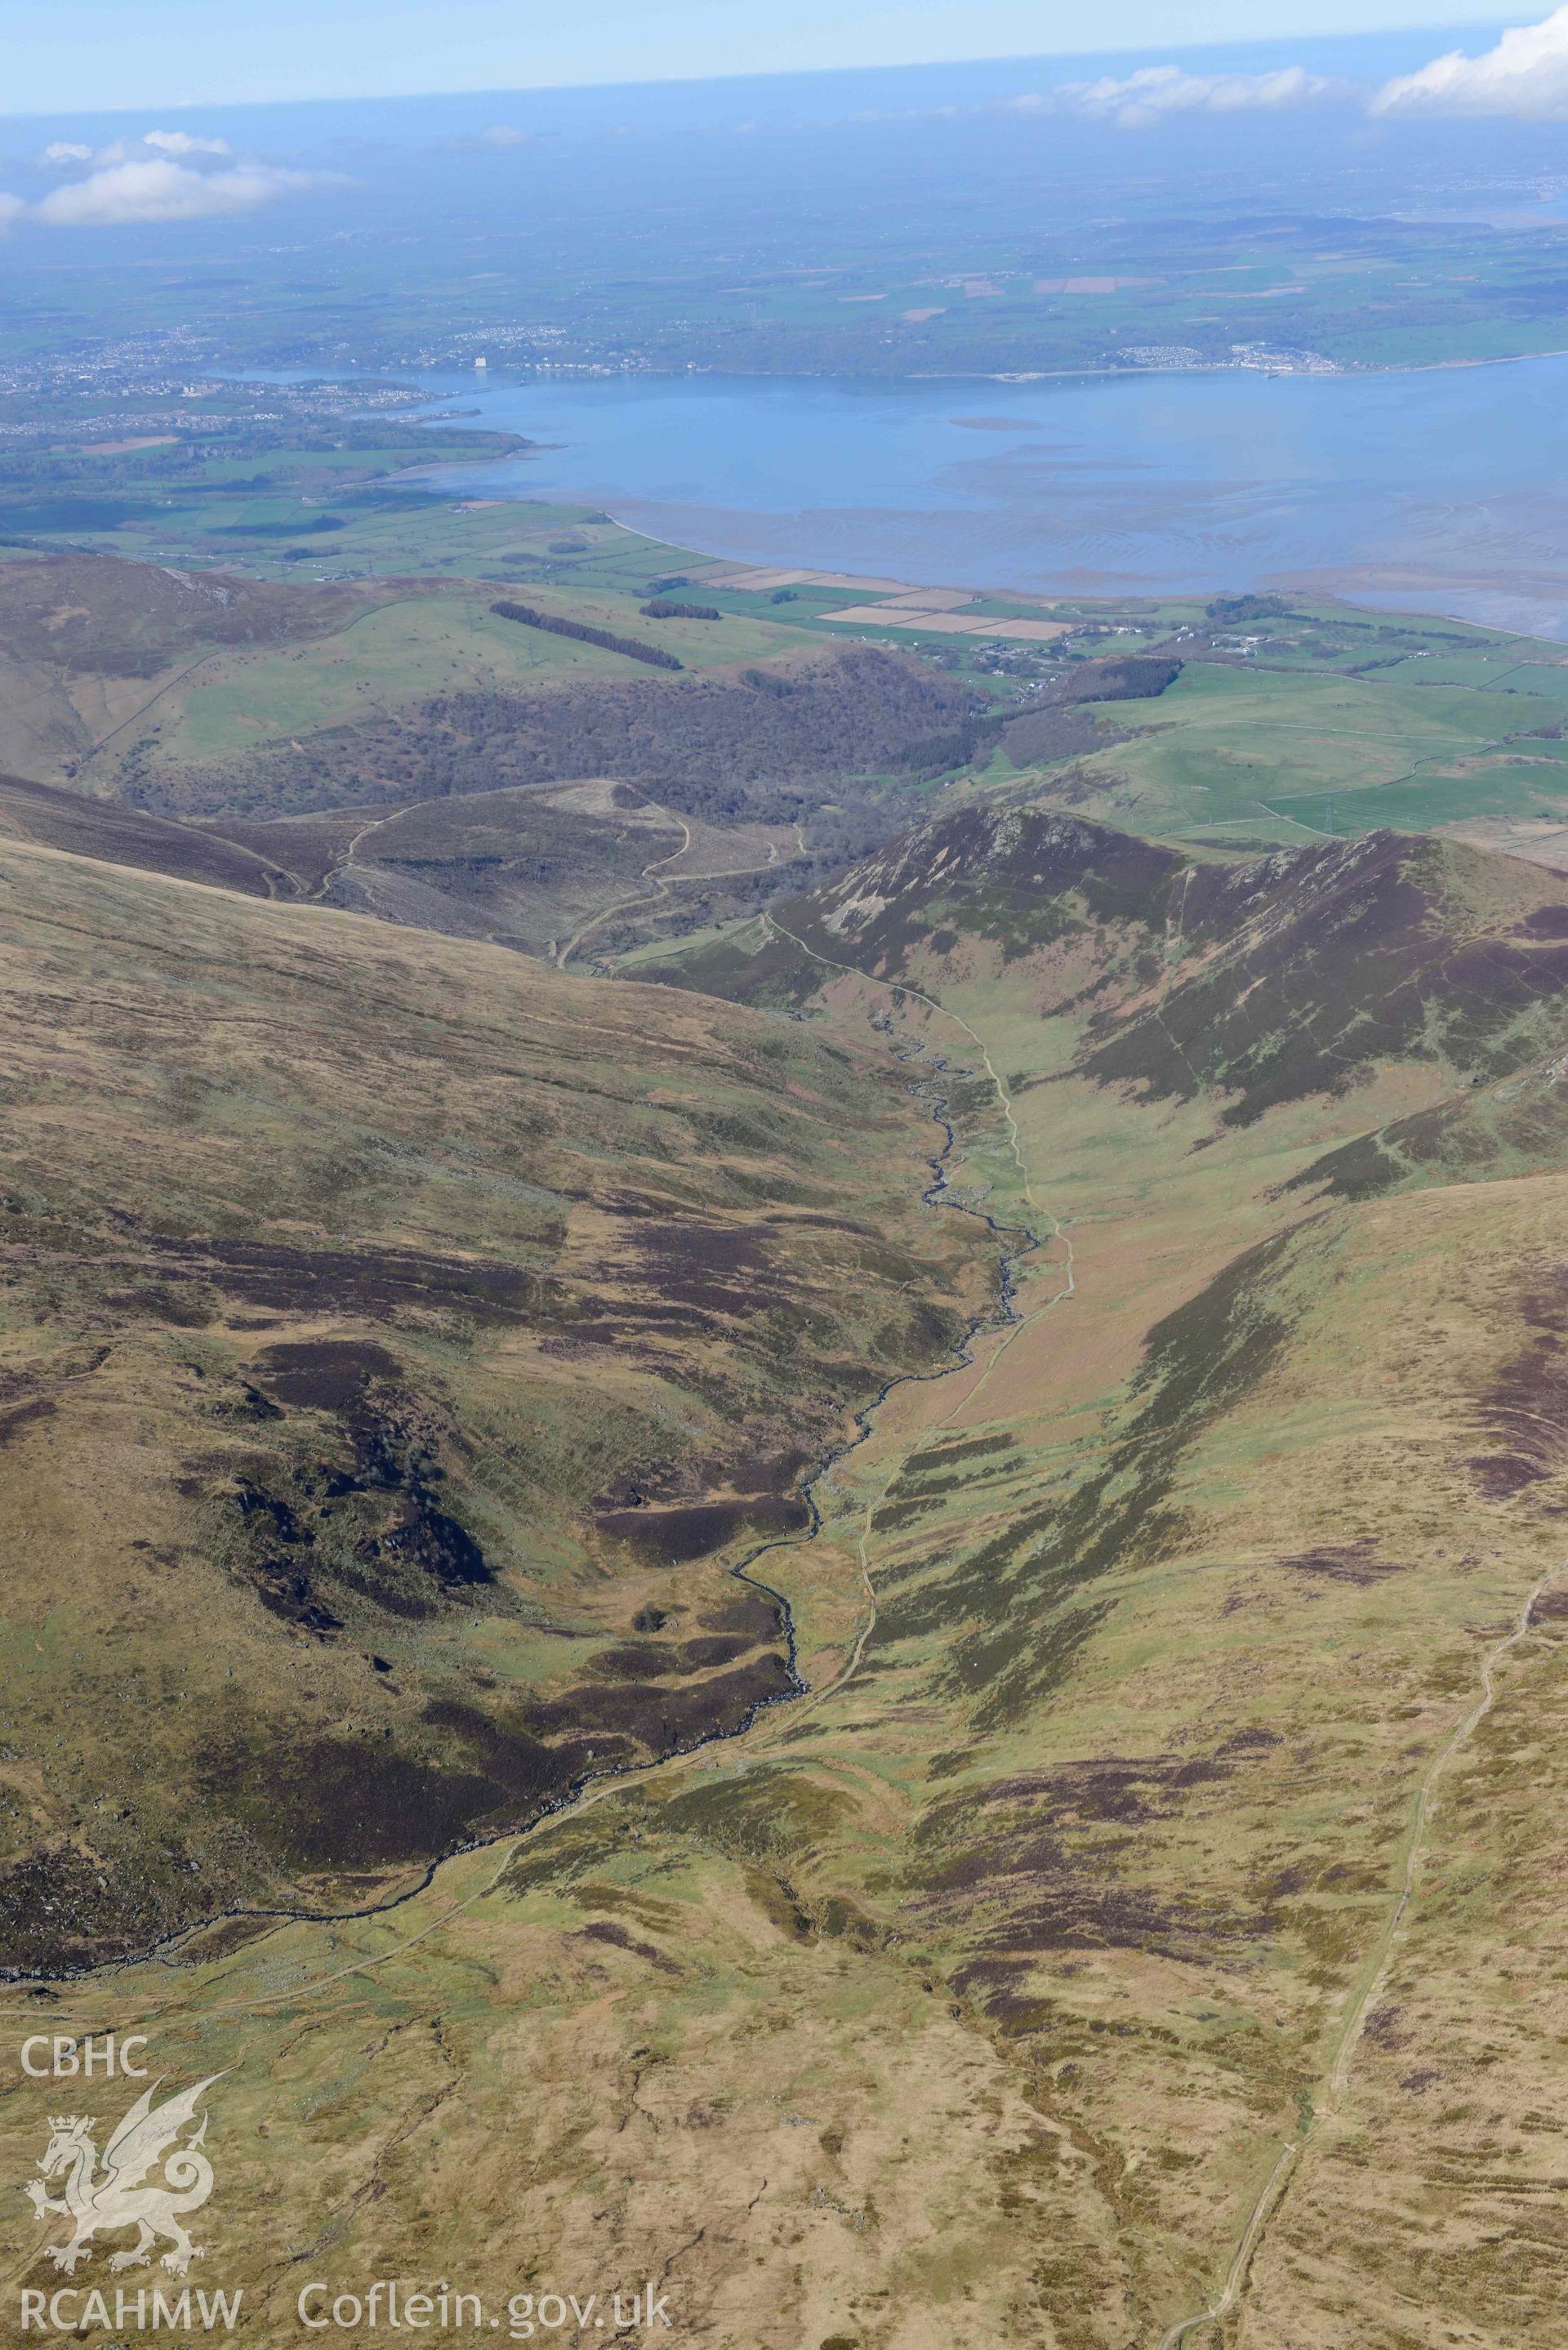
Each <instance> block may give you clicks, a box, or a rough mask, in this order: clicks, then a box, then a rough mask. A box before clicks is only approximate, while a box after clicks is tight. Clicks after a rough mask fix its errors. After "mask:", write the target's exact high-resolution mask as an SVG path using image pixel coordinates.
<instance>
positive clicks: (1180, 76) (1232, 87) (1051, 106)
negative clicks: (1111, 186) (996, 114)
mask: <svg viewBox="0 0 1568 2350" xmlns="http://www.w3.org/2000/svg"><path fill="white" fill-rule="evenodd" d="M1564 14H1565V15H1568V10H1565V11H1564ZM1333 91H1334V84H1333V83H1331V82H1327V81H1325V80H1324V78H1323V76H1322V75H1321V74H1310V73H1308V72H1307V71H1306V69H1305V68H1304V67H1303V66H1282V67H1281V68H1278V69H1277V70H1276V71H1275V72H1273V73H1261V74H1192V73H1186V72H1184V71H1183V70H1182V68H1180V67H1179V66H1145V67H1144V68H1142V69H1141V71H1139V72H1137V73H1133V74H1127V75H1125V76H1124V77H1122V78H1119V79H1118V78H1116V77H1115V76H1113V75H1109V74H1107V75H1106V76H1105V77H1104V78H1102V79H1101V80H1099V81H1079V82H1065V83H1064V84H1063V86H1062V88H1060V89H1057V90H1054V91H1049V92H1045V93H1044V94H1039V93H1032V94H1030V95H1027V96H1025V97H1023V98H1017V99H1009V100H1007V101H1006V103H1007V104H1008V106H1009V107H1010V108H1011V109H1012V110H1013V111H1014V112H1017V113H1029V114H1033V113H1047V112H1053V111H1055V110H1056V109H1058V108H1064V109H1067V110H1069V111H1071V112H1072V113H1075V114H1082V115H1086V116H1087V117H1088V118H1089V120H1091V121H1096V122H1114V123H1116V125H1117V126H1118V127H1119V128H1120V129H1121V130H1143V129H1145V128H1146V127H1147V125H1148V124H1149V123H1152V122H1160V121H1163V120H1165V119H1166V118H1167V117H1168V116H1169V115H1172V114H1253V113H1262V112H1271V111H1273V110H1275V109H1279V108H1282V107H1291V106H1310V105H1312V104H1314V102H1315V101H1316V100H1318V99H1324V98H1327V97H1329V96H1330V95H1331V94H1332V93H1333Z"/></svg>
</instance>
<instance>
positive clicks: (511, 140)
mask: <svg viewBox="0 0 1568 2350" xmlns="http://www.w3.org/2000/svg"><path fill="white" fill-rule="evenodd" d="M533 135H534V134H533V132H532V131H530V130H518V129H517V127H516V125H515V123H512V122H493V123H492V124H491V126H490V128H489V130H482V131H481V132H480V134H479V141H478V143H479V145H480V146H481V147H526V146H527V144H528V142H529V140H530V139H531V138H532V137H533Z"/></svg>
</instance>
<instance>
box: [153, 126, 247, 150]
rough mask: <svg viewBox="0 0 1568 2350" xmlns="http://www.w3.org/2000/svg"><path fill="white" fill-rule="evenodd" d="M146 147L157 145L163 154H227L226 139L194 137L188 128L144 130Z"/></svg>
mask: <svg viewBox="0 0 1568 2350" xmlns="http://www.w3.org/2000/svg"><path fill="white" fill-rule="evenodd" d="M141 143H142V145H143V146H144V147H156V148H157V150H158V151H159V153H160V154H161V155H226V154H227V153H228V152H229V142H228V140H226V139H192V136H191V134H190V132H189V131H188V130H147V131H143V133H142V138H141Z"/></svg>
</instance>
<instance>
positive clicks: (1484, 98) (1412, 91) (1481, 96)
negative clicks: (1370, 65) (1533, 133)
mask: <svg viewBox="0 0 1568 2350" xmlns="http://www.w3.org/2000/svg"><path fill="white" fill-rule="evenodd" d="M1372 111H1373V113H1374V114H1502V115H1511V116H1513V117H1514V118H1516V119H1517V120H1521V121H1525V122H1564V121H1568V7H1564V8H1559V9H1557V10H1555V12H1554V13H1553V14H1552V16H1548V17H1547V19H1546V21H1545V23H1544V24H1542V25H1530V26H1522V27H1521V26H1515V27H1514V29H1513V30H1512V31H1511V32H1507V33H1504V35H1503V36H1502V38H1501V40H1500V41H1499V43H1498V45H1497V47H1495V48H1494V49H1487V50H1484V51H1483V52H1482V54H1481V55H1480V57H1467V56H1466V54H1465V52H1464V51H1463V50H1462V49H1450V50H1449V52H1448V54H1447V55H1446V56H1445V57H1434V58H1433V59H1432V62H1431V64H1430V65H1428V66H1423V67H1422V68H1421V70H1420V72H1419V73H1413V74H1402V75H1400V76H1399V78H1398V79H1397V80H1395V81H1390V82H1386V83H1385V84H1384V86H1383V88H1381V89H1380V90H1379V91H1378V92H1377V95H1376V98H1375V99H1373V101H1372Z"/></svg>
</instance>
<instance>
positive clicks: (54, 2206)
mask: <svg viewBox="0 0 1568 2350" xmlns="http://www.w3.org/2000/svg"><path fill="white" fill-rule="evenodd" d="M222 2078H223V2074H221V2073H210V2074H208V2075H207V2078H206V2079H205V2080H204V2081H198V2082H197V2084H196V2085H195V2087H194V2088H193V2089H186V2090H184V2091H183V2092H182V2095H179V2096H176V2097H166V2098H165V2099H164V2101H163V2103H162V2104H161V2106H154V2105H153V2103H152V2100H153V2097H154V2096H155V2095H156V2094H157V2092H158V2089H159V2087H160V2085H161V2084H160V2083H159V2082H157V2081H154V2082H153V2084H152V2085H151V2088H149V2089H144V2090H143V2091H142V2093H141V2095H140V2097H138V2099H137V2100H136V2103H135V2104H134V2105H133V2106H131V2108H130V2112H129V2113H128V2114H127V2115H126V2116H125V2118H124V2120H123V2121H121V2122H120V2123H119V2126H118V2127H117V2128H116V2129H115V2131H114V2134H113V2136H112V2137H110V2139H109V2144H108V2145H107V2146H106V2147H104V2150H103V2164H102V2168H101V2169H100V2168H99V2151H98V2148H97V2147H96V2146H95V2145H94V2144H93V2138H92V2132H93V2128H94V2121H93V2116H91V2115H90V2114H55V2115H51V2116H50V2118H49V2143H48V2145H47V2147H46V2148H45V2151H44V2153H43V2155H42V2157H41V2158H40V2159H39V2163H38V2168H39V2169H40V2171H42V2173H43V2178H42V2179H39V2178H34V2179H29V2181H28V2182H27V2184H26V2187H24V2188H23V2189H22V2192H23V2194H24V2195H26V2198H27V2199H28V2201H29V2202H30V2203H31V2204H32V2206H33V2209H34V2210H35V2211H36V2213H37V2215H38V2217H39V2219H40V2220H42V2219H43V2218H45V2217H46V2215H47V2213H49V2212H59V2213H61V2214H62V2215H63V2216H64V2217H66V2218H67V2219H70V2220H74V2221H75V2223H76V2227H75V2232H74V2233H73V2235H72V2236H71V2239H70V2241H69V2242H68V2243H65V2244H47V2245H46V2246H45V2251H46V2253H47V2257H48V2258H49V2259H50V2260H51V2261H53V2262H54V2264H55V2266H56V2268H57V2269H63V2270H64V2272H65V2273H66V2275H67V2276H70V2275H73V2274H74V2273H75V2271H76V2267H77V2263H78V2261H86V2260H90V2259H91V2258H92V2251H91V2239H92V2238H93V2237H94V2236H96V2235H97V2234H98V2232H99V2230H100V2229H108V2230H113V2229H116V2228H135V2229H136V2230H138V2234H137V2239H136V2241H135V2243H134V2244H132V2245H130V2247H129V2249H128V2250H126V2251H121V2252H114V2253H111V2255H110V2257H109V2267H110V2268H111V2269H137V2268H144V2267H145V2266H146V2265H147V2263H148V2262H149V2261H150V2260H151V2257H152V2247H153V2245H154V2244H155V2243H156V2242H157V2241H158V2239H159V2237H160V2236H167V2237H168V2239H169V2241H170V2246H171V2249H170V2250H169V2251H166V2252H165V2253H164V2255H163V2261H162V2265H163V2267H164V2268H166V2269H167V2270H168V2272H169V2273H170V2275H171V2276H183V2275H184V2274H185V2272H186V2270H187V2269H188V2268H189V2267H190V2265H191V2263H192V2261H199V2260H201V2259H202V2258H203V2257H204V2249H203V2247H202V2245H200V2244H193V2243H192V2241H191V2238H190V2235H189V2233H188V2232H187V2230H186V2229H185V2227H184V2225H183V2224H182V2223H183V2220H184V2216H185V2215H186V2214H187V2213H189V2212H192V2211H199V2210H201V2208H202V2204H203V2203H204V2202H205V2201H206V2199H207V2198H208V2196H209V2195H210V2194H211V2193H212V2191H213V2166H212V2164H211V2163H210V2162H209V2161H208V2159H207V2158H206V2156H205V2155H204V2154H203V2153H202V2140H203V2139H204V2138H205V2137H206V2135H207V2116H206V2115H205V2114H203V2115H202V2120H201V2126H200V2127H199V2128H198V2129H197V2131H196V2134H195V2136H194V2137H191V2138H189V2139H187V2140H186V2142H185V2144H184V2145H183V2146H178V2145H176V2144H175V2141H176V2139H177V2138H178V2137H179V2135H180V2132H181V2131H182V2129H183V2128H184V2127H185V2126H186V2124H187V2123H188V2122H191V2121H193V2120H194V2119H195V2116H196V2106H197V2104H198V2102H199V2100H200V2098H201V2096H202V2091H203V2090H206V2089H210V2088H211V2087H212V2085H213V2082H214V2081H219V2080H222ZM160 2162H161V2163H162V2165H163V2169H162V2175H161V2178H159V2179H157V2180H156V2181H155V2182H153V2183H151V2184H144V2183H143V2182H144V2181H146V2180H147V2178H148V2174H149V2172H150V2171H151V2170H152V2169H153V2168H155V2166H156V2165H157V2164H158V2163H160ZM62 2175H63V2176H64V2178H65V2186H64V2189H63V2190H62V2193H61V2195H60V2196H59V2197H55V2196H52V2195H51V2194H50V2193H49V2191H48V2189H47V2187H46V2185H45V2184H44V2180H45V2179H53V2178H60V2177H61V2176H62Z"/></svg>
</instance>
